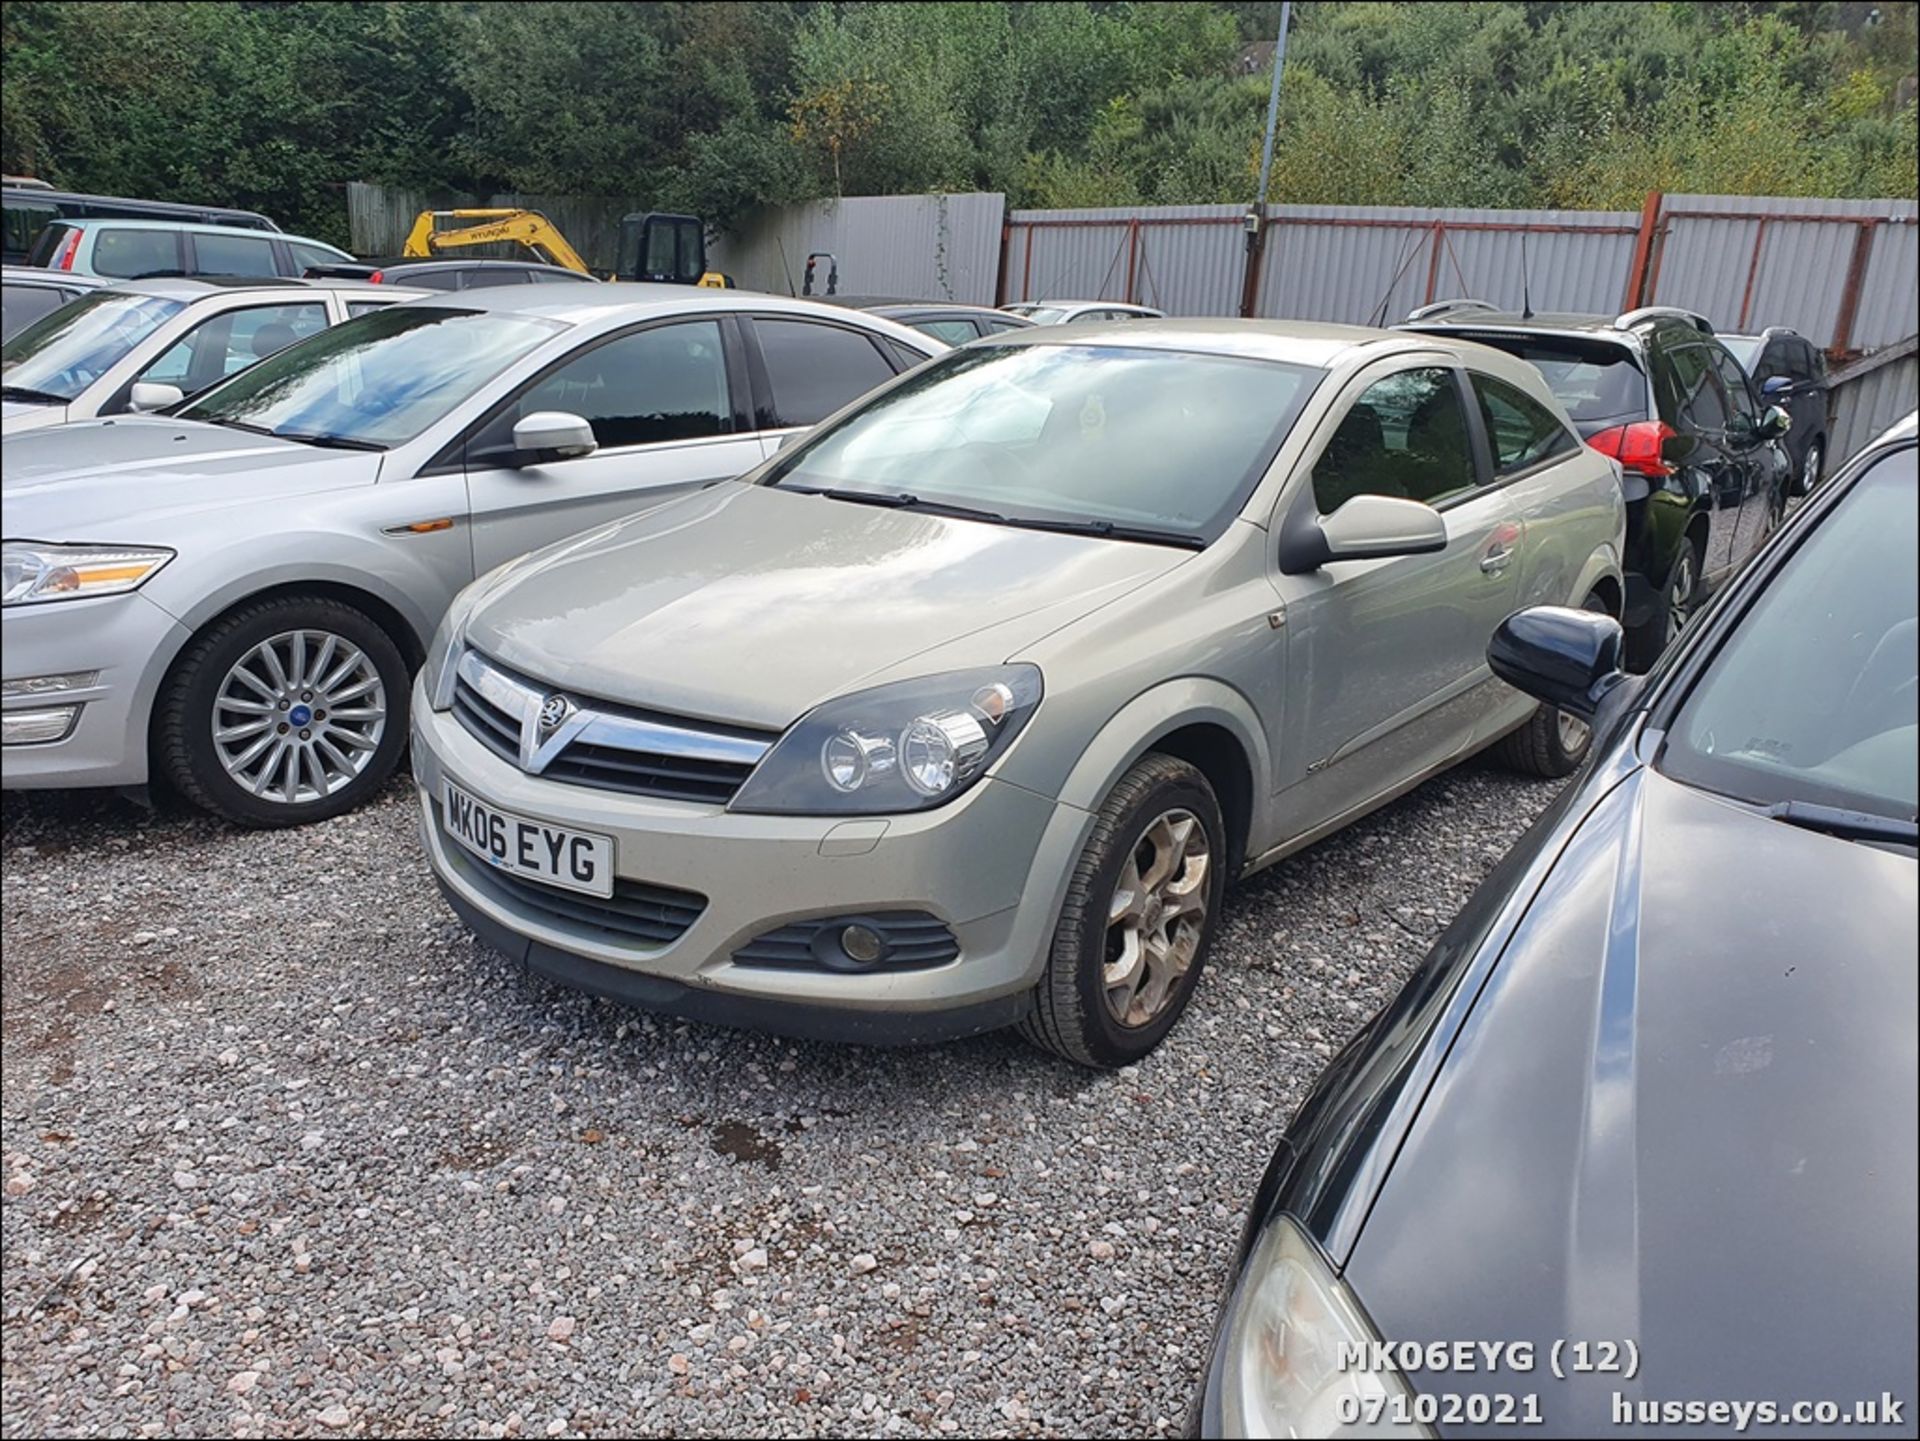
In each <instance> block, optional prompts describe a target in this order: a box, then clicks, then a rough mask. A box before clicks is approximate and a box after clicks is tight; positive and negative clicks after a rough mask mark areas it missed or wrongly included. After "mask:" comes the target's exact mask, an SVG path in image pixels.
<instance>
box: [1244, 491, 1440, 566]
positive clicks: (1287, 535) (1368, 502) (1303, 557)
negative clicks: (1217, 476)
mask: <svg viewBox="0 0 1920 1441" xmlns="http://www.w3.org/2000/svg"><path fill="white" fill-rule="evenodd" d="M1446 548H1447V523H1446V521H1445V520H1444V519H1443V518H1442V517H1441V515H1440V512H1439V511H1437V510H1435V509H1434V508H1433V507H1432V506H1430V505H1423V504H1421V503H1420V502H1419V501H1417V500H1402V499H1400V498H1399V497H1397V496H1391V495H1356V496H1354V497H1353V498H1352V499H1351V500H1349V501H1347V502H1346V504H1344V505H1342V506H1341V507H1340V508H1339V509H1338V510H1336V511H1335V512H1334V513H1333V514H1332V515H1329V516H1319V515H1316V514H1314V513H1313V510H1312V507H1311V506H1302V507H1301V508H1300V509H1298V510H1296V511H1295V512H1294V513H1293V515H1292V516H1290V517H1289V518H1288V524H1286V525H1285V526H1284V527H1282V529H1281V534H1280V569H1281V571H1282V572H1284V573H1285V574H1287V575H1304V574H1305V573H1306V572H1308V571H1310V570H1318V569H1319V568H1320V567H1321V566H1323V565H1325V564H1327V562H1329V561H1334V560H1385V559H1387V558H1389V557H1392V556H1397V555H1427V554H1430V553H1432V552H1433V551H1437V550H1445V549H1446Z"/></svg>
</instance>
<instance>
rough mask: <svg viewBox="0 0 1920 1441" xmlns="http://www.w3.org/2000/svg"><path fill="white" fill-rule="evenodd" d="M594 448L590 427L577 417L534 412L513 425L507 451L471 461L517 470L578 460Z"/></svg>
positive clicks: (481, 456)
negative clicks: (554, 462) (511, 443)
mask: <svg viewBox="0 0 1920 1441" xmlns="http://www.w3.org/2000/svg"><path fill="white" fill-rule="evenodd" d="M598 448H599V442H598V441H596V440H595V439H594V438H593V427H592V426H591V425H589V424H588V423H587V422H586V421H585V420H583V419H582V418H581V417H580V416H577V415H574V414H572V413H570V412H568V411H564V410H537V411H535V412H534V413H533V414H532V415H527V416H522V417H521V418H520V419H519V420H518V421H517V422H515V424H514V427H513V445H512V447H511V448H502V449H498V450H494V451H491V452H482V454H481V455H480V456H478V457H475V458H476V459H479V460H484V461H485V462H486V463H487V464H491V465H504V466H508V467H510V468H512V469H515V470H519V469H523V468H525V467H527V466H530V465H547V464H550V463H551V462H553V461H556V460H578V459H579V458H580V457H581V456H583V455H592V454H593V452H594V451H595V450H596V449H598Z"/></svg>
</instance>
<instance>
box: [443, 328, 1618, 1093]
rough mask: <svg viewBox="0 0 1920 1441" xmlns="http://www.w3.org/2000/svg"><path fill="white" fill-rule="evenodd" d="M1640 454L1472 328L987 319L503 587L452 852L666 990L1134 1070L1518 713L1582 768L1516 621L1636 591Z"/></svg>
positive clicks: (468, 703)
mask: <svg viewBox="0 0 1920 1441" xmlns="http://www.w3.org/2000/svg"><path fill="white" fill-rule="evenodd" d="M1475 393H1477V394H1479V395H1481V396H1483V397H1485V398H1486V399H1487V401H1488V403H1489V404H1490V405H1492V406H1494V407H1495V408H1496V411H1497V413H1498V414H1499V415H1501V416H1503V417H1506V418H1507V424H1505V425H1504V426H1503V427H1502V428H1500V429H1499V430H1497V431H1492V432H1490V431H1489V430H1488V429H1487V428H1486V427H1485V426H1484V424H1483V423H1482V419H1481V417H1482V414H1483V412H1482V410H1481V408H1480V407H1479V406H1477V405H1471V404H1469V403H1468V401H1469V396H1470V395H1471V394H1475ZM1617 474H1618V473H1617V470H1616V468H1615V466H1614V465H1613V463H1612V462H1611V461H1609V460H1607V459H1606V458H1605V457H1603V456H1600V455H1598V454H1597V453H1595V452H1594V451H1592V450H1590V449H1588V448H1586V447H1584V446H1582V445H1581V444H1580V442H1579V440H1578V439H1577V437H1576V436H1575V435H1574V433H1573V431H1572V429H1571V428H1570V427H1569V424H1568V422H1567V420H1566V419H1565V417H1564V415H1563V414H1562V412H1561V411H1560V410H1559V409H1558V407H1557V406H1556V405H1555V403H1554V401H1553V398H1552V395H1551V393H1550V392H1549V391H1548V390H1547V388H1546V386H1545V384H1544V382H1543V381H1542V380H1541V378H1540V376H1539V373H1538V372H1537V371H1535V370H1533V369H1532V368H1531V367H1529V366H1527V365H1525V364H1524V363H1521V362H1518V361H1516V360H1514V359H1513V358H1512V357H1510V356H1507V355H1504V354H1502V353H1501V352H1499V351H1495V350H1489V349H1486V348H1484V347H1480V346H1475V345H1471V344H1463V343H1460V342H1454V341H1448V340H1439V339H1432V338H1427V337H1415V336H1406V335H1396V334H1392V333H1389V332H1384V331H1373V330H1363V329H1357V328H1352V327H1343V326H1314V325H1290V324H1281V323H1268V322H1259V323H1249V322H1242V321H1195V322H1191V323H1187V322H1178V323H1176V322H1153V323H1145V322H1136V321H1127V322H1125V323H1123V324H1115V325H1108V326H1105V327H1100V328H1096V327H1092V326H1084V327H1081V328H1080V329H1078V330H1077V331H1073V332H1067V331H1062V330H1059V329H1056V328H1052V327H1035V328H1032V329H1028V330H1022V331H1018V332H1015V333H1011V334H1008V335H1002V336H997V337H992V338H988V339H982V340H978V341H975V342H974V343H973V344H972V345H969V346H967V347H965V348H963V349H962V350H960V351H957V352H953V353H950V354H947V355H944V356H942V357H940V358H939V359H937V360H935V361H933V362H930V363H929V364H927V365H926V366H923V367H921V368H920V369H918V370H917V371H915V372H913V373H912V374H910V375H907V376H904V377H902V378H901V379H899V380H897V381H894V382H893V383H892V384H890V385H889V386H887V387H885V388H883V389H882V390H880V391H878V392H876V393H875V394H874V395H872V396H870V397H868V398H867V399H866V400H864V401H862V402H860V403H859V404H857V405H855V406H854V407H852V408H851V409H849V410H847V411H845V412H843V413H842V414H841V415H839V416H838V417H837V418H836V419H834V420H832V421H829V422H828V423H826V424H825V425H823V426H821V427H819V428H817V429H816V430H815V431H814V432H813V433H811V434H809V435H807V436H805V437H803V438H801V439H800V440H799V441H797V442H796V443H795V444H793V445H791V446H788V447H786V448H785V449H783V450H782V451H780V452H779V453H778V454H777V455H775V456H774V457H773V458H772V460H771V462H770V463H769V464H768V465H767V466H765V467H763V468H762V469H760V470H758V471H756V472H754V473H753V474H751V475H749V476H746V477H743V478H741V479H739V480H737V481H735V482H733V483H730V484H726V485H719V486H713V487H709V488H707V489H704V490H702V491H701V492H700V493H698V494H696V495H689V496H685V497H683V498H681V499H680V500H678V501H676V502H674V503H672V504H669V505H666V506H663V507H660V508H658V509H656V510H654V511H653V512H651V513H650V514H648V515H644V516H636V517H632V518H630V519H628V520H625V521H622V522H619V523H617V524H613V525H608V526H604V527H602V528H601V529H599V530H598V531H595V532H592V533H589V534H584V535H579V536H575V537H573V538H571V539H570V540H568V541H566V542H564V543H563V544H561V545H559V546H557V547H554V548H552V549H550V550H547V551H545V552H542V553H539V554H536V555H534V556H530V557H528V558H526V559H524V560H522V561H521V562H520V563H518V564H516V565H512V566H507V567H503V568H502V569H500V570H497V571H495V572H493V573H492V574H491V575H489V576H487V577H485V578H484V579H482V580H480V581H478V582H476V584H475V585H474V586H473V587H472V588H471V589H469V590H468V591H467V592H465V594H464V595H463V596H462V597H461V598H460V599H459V600H458V601H457V602H456V603H455V605H454V606H453V608H452V609H451V610H450V611H449V613H448V616H447V619H446V621H445V623H444V624H443V625H442V627H441V630H440V633H439V635H438V637H437V638H436V639H435V641H434V644H433V646H432V648H431V651H430V653H429V655H428V658H427V662H426V665H425V668H424V670H423V672H422V675H421V678H420V681H419V684H418V688H417V691H416V696H415V704H414V706H413V715H414V741H413V748H412V754H413V764H414V774H415V778H416V780H417V782H418V785H419V792H420V800H421V807H422V830H423V835H424V839H425V843H426V847H427V851H428V855H429V858H430V862H431V865H432V868H433V871H434V874H435V876H436V878H437V879H438V881H439V883H440V885H441V887H442V889H443V890H444V891H445V893H446V894H447V896H448V898H449V900H450V901H451V903H452V905H453V907H454V909H455V910H456V911H457V912H458V913H459V914H460V915H461V916H462V917H463V918H464V919H465V920H466V921H467V922H468V923H469V925H471V926H472V927H473V928H474V930H475V931H476V932H477V933H478V934H479V935H480V936H482V937H483V938H484V939H485V940H486V941H488V942H489V943H490V944H491V945H493V946H494V947H496V948H497V949H499V950H500V951H502V952H503V953H505V954H507V955H509V956H511V957H514V958H516V959H520V960H522V961H524V963H525V964H527V965H528V966H530V967H532V968H534V969H537V970H540V971H542V972H545V973H547V974H550V975H553V976H556V977H558V978H560V979H562V980H565V981H567V982H570V983H572V984H575V985H579V986H583V987H586V988H589V989H594V990H600V991H604V992H607V993H609V994H612V995H616V996H622V997H624V998H626V999H628V1000H629V1001H634V1002H637V1003H639V1004H641V1005H643V1006H647V1007H652V1008H656V1009H660V1010H665V1011H668V1012H673V1013H678V1014H684V1015H688V1016H692V1017H696V1018H706V1019H713V1020H718V1021H722V1022H728V1023H734V1024H746V1025H754V1026H762V1027H765V1028H768V1029H773V1030H778V1031H785V1032H789V1033H795V1034H802V1035H816V1036H837V1037H841V1038H847V1039H859V1040H873V1041H896V1042H906V1041H920V1040H931V1039H935V1038H941V1037H951V1036H959V1035H966V1034H970V1033H974V1032H978V1031H983V1030H988V1029H992V1028H994V1027H999V1026H1006V1025H1012V1024H1019V1025H1020V1026H1021V1027H1022V1028H1023V1029H1024V1030H1025V1032H1026V1034H1027V1035H1028V1037H1029V1038H1030V1039H1032V1040H1034V1041H1036V1042H1038V1043H1039V1044H1041V1045H1043V1046H1045V1047H1048V1048H1051V1049H1052V1050H1054V1051H1057V1052H1058V1053H1060V1054H1062V1055H1065V1056H1068V1057H1070V1058H1072V1059H1074V1060H1077V1061H1080V1062H1082V1063H1086V1064H1091V1065H1103V1066H1111V1065H1119V1064H1124V1063H1125V1062H1128V1061H1130V1060H1133V1059H1135V1058H1137V1057H1140V1056H1142V1055H1145V1054H1146V1053H1147V1052H1148V1051H1150V1050H1151V1049H1152V1048H1153V1046H1154V1045H1155V1044H1157V1043H1158V1041H1159V1040H1160V1038H1161V1037H1162V1036H1164V1035H1165V1034H1166V1032H1167V1031H1168V1029H1169V1028H1170V1027H1171V1026H1172V1025H1173V1023H1174V1021H1175V1020H1176V1019H1177V1017H1178V1016H1179V1014H1180V1011H1181V1009H1182V1008H1183V1007H1184V1006H1185V1004H1186V1002H1187V999H1188V997H1189V996H1190V995H1191V994H1192V989H1193V985H1194V982H1195V980H1196V978H1197V977H1198V975H1199V972H1200V968H1201V966H1202V964H1203V962H1204V960H1205V957H1206V951H1207V946H1208V943H1209V941H1210V940H1211V938H1212V936H1213V934H1214V931H1215V929H1216V923H1217V921H1218V917H1219V913H1220V907H1221V903H1222V894H1223V890H1224V887H1225V884H1226V882H1227V881H1228V879H1230V878H1232V877H1234V876H1237V875H1240V874H1243V873H1246V872H1250V871H1253V870H1257V869H1259V868H1260V867H1262V866H1264V865H1267V864H1269V863H1271V862H1272V861H1274V860H1277V859H1279V858H1280V857H1282V856H1285V855H1287V854H1289V853H1290V852H1292V851H1294V850H1297V849H1298V848H1300V847H1301V846H1304V845H1306V844H1308V843H1310V842H1311V841H1313V840H1315V839H1317V838H1318V837H1319V836H1321V835H1323V834H1325V833H1327V832H1328V831H1330V830H1332V829H1334V828H1335V827H1336V826H1338V825H1340V824H1341V823H1343V822H1344V821H1346V820H1349V819H1351V818H1353V817H1355V816H1357V815H1360V814H1362V813H1363V812H1365V811H1368V810H1370V809H1372V808H1373V807H1375V806H1378V805H1380V804H1383V803H1384V802H1385V801H1387V800H1388V799H1390V798H1392V797H1393V796H1395V795H1398V794H1400V793H1401V792H1403V791H1405V790H1407V789H1408V788H1409V787H1411V786H1413V785H1415V784H1417V783H1418V782H1419V781H1420V780H1421V779H1423V778H1424V777H1426V776H1428V775H1431V774H1433V773H1434V772H1435V771H1437V770H1439V769H1441V768H1442V767H1444V766H1447V765H1449V764H1451V763H1453V762H1454V761H1456V760H1459V759H1461V758H1463V757H1465V756H1466V755H1468V754H1470V753H1472V752H1474V751H1476V750H1478V749H1480V748H1482V747H1484V746H1487V745H1490V744H1493V743H1495V742H1501V743H1502V745H1503V747H1504V749H1505V752H1506V754H1507V756H1508V757H1509V758H1510V759H1512V760H1513V761H1515V762H1516V763H1517V764H1520V765H1522V766H1524V767H1526V768H1528V769H1530V770H1533V771H1536V772H1540V773H1545V774H1563V773H1565V772H1566V771H1567V770H1569V769H1571V768H1572V767H1573V766H1574V765H1575V764H1576V763H1577V761H1578V759H1579V757H1580V755H1581V754H1582V753H1583V751H1584V749H1585V747H1586V745H1587V743H1588V742H1587V734H1586V731H1585V728H1584V727H1583V726H1580V725H1578V724H1577V723H1573V722H1568V723H1565V724H1563V723H1562V720H1561V717H1559V716H1558V715H1557V714H1556V713H1554V712H1552V711H1550V710H1545V709H1542V708H1540V707H1537V706H1536V705H1534V703H1533V702H1532V701H1531V700H1529V699H1527V698H1526V697H1524V696H1521V695H1519V694H1518V693H1516V692H1515V691H1513V690H1511V689H1510V688H1508V687H1506V686H1505V685H1503V684H1501V683H1499V682H1497V681H1495V680H1493V678H1492V676H1491V673H1490V672H1489V671H1488V669H1487V665H1486V660H1485V657H1484V651H1485V642H1486V637H1487V635H1489V634H1490V633H1491V632H1492V630H1493V628H1494V627H1495V626H1496V625H1498V624H1499V622H1500V620H1501V618H1502V617H1504V616H1505V615H1507V614H1508V613H1509V612H1511V611H1513V610H1515V609H1517V608H1519V607H1520V606H1522V605H1525V604H1528V603H1530V602H1532V601H1538V600H1543V599H1551V600H1554V601H1556V602H1560V603H1563V604H1572V605H1582V604H1585V605H1590V606H1593V607H1595V608H1597V609H1601V610H1606V611H1609V612H1611V611H1614V610H1616V609H1617V607H1618V605H1619V601H1620V597H1621V585H1622V579H1621V572H1620V568H1619V542H1620V537H1621V535H1622V527H1623V525H1624V508H1623V506H1622V503H1621V499H1620V486H1619V481H1618V478H1617Z"/></svg>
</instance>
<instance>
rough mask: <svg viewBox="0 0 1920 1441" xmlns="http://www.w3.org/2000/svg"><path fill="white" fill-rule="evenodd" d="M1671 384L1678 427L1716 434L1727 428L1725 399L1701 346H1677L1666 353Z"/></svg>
mask: <svg viewBox="0 0 1920 1441" xmlns="http://www.w3.org/2000/svg"><path fill="white" fill-rule="evenodd" d="M1666 360H1667V367H1668V370H1669V374H1670V376H1671V381H1672V385H1673V392H1674V393H1673V397H1672V400H1673V404H1674V407H1675V410H1676V412H1677V415H1676V417H1675V419H1676V423H1677V427H1678V428H1679V429H1682V430H1688V429H1691V430H1696V431H1707V432H1709V433H1713V434H1718V433H1719V432H1721V431H1724V430H1725V429H1726V428H1727V397H1726V392H1725V391H1724V390H1722V389H1721V387H1720V380H1719V377H1718V376H1716V375H1715V374H1714V373H1713V364H1712V362H1711V361H1710V360H1709V359H1708V358H1707V351H1706V347H1705V346H1702V345H1677V346H1675V347H1673V349H1671V350H1669V351H1667V352H1666Z"/></svg>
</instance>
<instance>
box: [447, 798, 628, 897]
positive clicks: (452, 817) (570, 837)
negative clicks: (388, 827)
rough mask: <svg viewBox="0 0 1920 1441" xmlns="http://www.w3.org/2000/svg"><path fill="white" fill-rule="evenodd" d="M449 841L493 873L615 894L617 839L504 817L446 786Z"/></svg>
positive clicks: (510, 814)
mask: <svg viewBox="0 0 1920 1441" xmlns="http://www.w3.org/2000/svg"><path fill="white" fill-rule="evenodd" d="M441 786H442V794H441V798H440V801H441V812H440V813H441V818H442V824H443V825H444V826H445V828H446V832H447V834H448V835H450V836H452V837H453V838H454V839H455V840H456V841H458V842H460V844H461V845H463V846H465V847H466V848H467V849H468V850H470V851H472V852H473V853H474V854H475V855H476V856H478V857H480V859H481V860H483V861H485V862H486V863H487V864H488V865H490V866H492V867H493V868H494V869H495V870H499V871H507V872H509V873H510V874H513V875H516V876H525V877H526V878H527V879H529V880H534V881H541V882H543V883H545V884H546V885H550V886H561V887H563V888H565V889H566V890H569V891H584V892H585V893H586V894H587V895H590V896H601V897H606V896H611V895H612V894H613V837H612V836H598V835H594V834H593V833H592V832H591V831H576V830H569V829H568V828H567V827H565V826H556V825H549V824H548V823H547V822H545V821H536V820H533V819H532V818H530V817H528V816H521V815H515V814H514V813H513V812H512V811H503V810H501V809H500V808H499V807H498V806H493V805H489V804H487V802H485V801H483V800H479V799H477V798H476V797H474V796H471V795H469V794H467V792H466V791H464V790H462V789H461V788H460V787H459V786H457V785H455V784H454V783H453V782H452V781H442V782H441Z"/></svg>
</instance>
